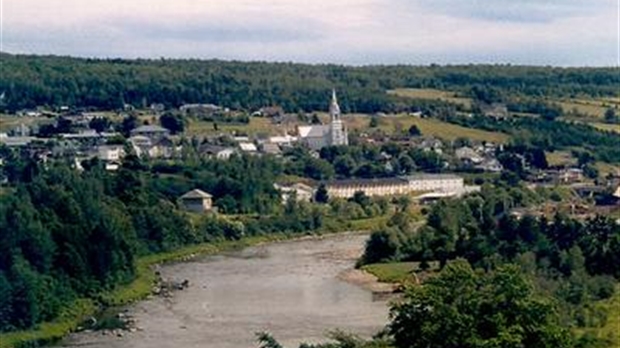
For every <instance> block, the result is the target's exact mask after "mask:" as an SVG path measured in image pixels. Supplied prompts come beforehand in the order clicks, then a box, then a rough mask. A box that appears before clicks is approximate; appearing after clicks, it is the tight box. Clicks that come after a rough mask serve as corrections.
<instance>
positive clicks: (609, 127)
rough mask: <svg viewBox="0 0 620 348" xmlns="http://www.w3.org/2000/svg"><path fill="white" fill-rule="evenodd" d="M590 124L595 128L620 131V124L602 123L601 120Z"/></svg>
mask: <svg viewBox="0 0 620 348" xmlns="http://www.w3.org/2000/svg"><path fill="white" fill-rule="evenodd" d="M590 125H591V126H592V127H594V128H597V129H600V130H604V131H611V132H616V133H620V124H609V123H601V122H592V123H590Z"/></svg>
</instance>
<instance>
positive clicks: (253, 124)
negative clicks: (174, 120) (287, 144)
mask: <svg viewBox="0 0 620 348" xmlns="http://www.w3.org/2000/svg"><path fill="white" fill-rule="evenodd" d="M288 128H290V127H289V126H283V125H275V124H273V123H272V122H271V120H270V119H268V118H263V117H251V118H250V123H248V124H242V123H218V124H217V129H215V127H214V125H213V122H206V121H196V120H191V121H190V122H189V125H188V127H187V129H186V131H185V134H186V135H188V136H194V135H209V134H219V133H231V132H235V133H237V134H247V135H255V134H260V133H264V134H268V135H277V134H284V133H285V131H286V130H287V129H288ZM293 129H294V127H293Z"/></svg>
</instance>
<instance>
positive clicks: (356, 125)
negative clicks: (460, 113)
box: [344, 115, 510, 143]
mask: <svg viewBox="0 0 620 348" xmlns="http://www.w3.org/2000/svg"><path fill="white" fill-rule="evenodd" d="M344 120H345V122H346V123H347V125H348V126H349V129H356V130H364V129H367V130H371V128H369V122H370V117H368V116H355V117H346V116H345V117H344ZM412 125H416V126H417V127H418V128H419V129H420V131H421V132H422V135H424V136H434V137H437V138H441V139H444V140H447V141H453V140H455V139H457V138H469V139H471V140H475V141H489V142H494V143H507V142H508V141H509V140H510V136H509V135H507V134H504V133H499V132H488V131H484V130H479V129H473V128H467V127H462V126H458V125H455V124H451V123H447V122H442V121H440V120H436V119H430V118H417V117H412V116H406V115H398V116H388V117H382V118H380V119H379V126H378V127H377V128H378V129H380V130H382V131H384V132H385V133H387V134H390V133H394V132H396V131H401V132H403V131H404V132H406V131H407V130H408V129H409V128H410V127H411V126H412Z"/></svg>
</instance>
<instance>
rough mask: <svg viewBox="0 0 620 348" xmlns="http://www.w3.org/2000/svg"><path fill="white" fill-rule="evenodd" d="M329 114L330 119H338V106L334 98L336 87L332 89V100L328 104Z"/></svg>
mask: <svg viewBox="0 0 620 348" xmlns="http://www.w3.org/2000/svg"><path fill="white" fill-rule="evenodd" d="M329 114H330V115H331V118H332V121H336V120H340V106H339V105H338V99H337V98H336V89H332V102H331V104H330V106H329Z"/></svg>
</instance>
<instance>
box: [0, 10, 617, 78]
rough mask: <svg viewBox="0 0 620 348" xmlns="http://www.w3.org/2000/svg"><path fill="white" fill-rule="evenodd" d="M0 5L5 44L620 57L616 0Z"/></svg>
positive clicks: (559, 59) (367, 59) (4, 47)
mask: <svg viewBox="0 0 620 348" xmlns="http://www.w3.org/2000/svg"><path fill="white" fill-rule="evenodd" d="M0 14H1V21H0V22H1V23H2V31H1V33H2V35H1V45H0V46H1V47H0V50H1V51H7V52H12V54H27V55H30V54H32V55H55V56H69V57H75V58H96V59H160V58H161V57H165V58H166V59H200V60H209V59H219V60H224V61H243V62H255V61H259V62H274V63H289V62H290V63H300V64H315V65H316V64H335V65H346V66H373V65H374V66H376V65H413V66H423V65H433V64H437V65H469V64H476V65H480V64H484V65H517V66H553V67H618V66H620V1H619V0H588V1H585V0H519V1H511V0H476V1H464V0H434V1H432V2H431V1H423V0H315V1H313V2H307V1H300V0H265V1H262V2H260V3H256V2H254V1H252V0H226V1H223V0H212V1H209V2H196V1H193V0H176V1H175V2H174V3H172V2H169V1H165V0H91V1H88V2H85V1H83V0H19V1H3V0H0ZM13 52H14V53H13Z"/></svg>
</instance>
